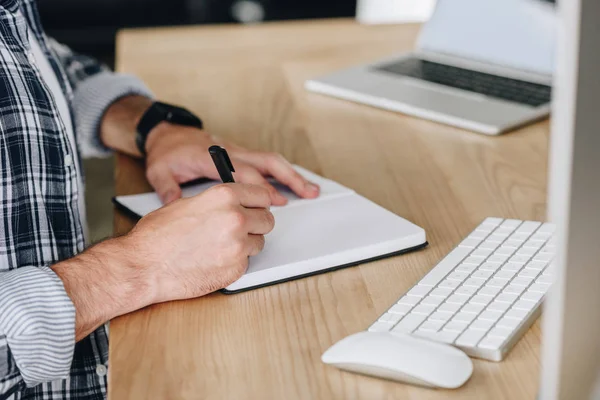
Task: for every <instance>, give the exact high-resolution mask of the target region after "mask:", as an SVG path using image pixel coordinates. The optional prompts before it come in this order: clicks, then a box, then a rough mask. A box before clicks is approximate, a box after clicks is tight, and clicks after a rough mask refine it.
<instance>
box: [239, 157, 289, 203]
mask: <svg viewBox="0 0 600 400" xmlns="http://www.w3.org/2000/svg"><path fill="white" fill-rule="evenodd" d="M234 166H235V171H236V172H235V178H236V179H237V181H238V182H242V183H248V184H252V185H260V186H262V187H264V188H265V189H267V190H268V191H269V195H270V196H271V200H272V203H273V205H275V206H282V205H284V204H287V199H286V198H285V197H284V196H283V195H282V194H281V193H279V192H278V191H277V189H275V188H274V187H273V185H271V184H270V183H269V182H268V181H267V180H266V179H265V177H264V176H263V175H262V174H261V173H260V172H259V171H258V170H257V169H256V168H254V167H253V166H251V165H248V164H246V163H244V162H239V161H238V162H237V163H235V165H234Z"/></svg>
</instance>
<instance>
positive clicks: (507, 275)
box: [494, 268, 517, 280]
mask: <svg viewBox="0 0 600 400" xmlns="http://www.w3.org/2000/svg"><path fill="white" fill-rule="evenodd" d="M516 274H517V272H516V271H507V270H505V269H504V268H502V269H501V270H500V271H498V272H496V274H495V275H494V278H495V279H506V280H510V279H512V277H513V276H515V275H516Z"/></svg>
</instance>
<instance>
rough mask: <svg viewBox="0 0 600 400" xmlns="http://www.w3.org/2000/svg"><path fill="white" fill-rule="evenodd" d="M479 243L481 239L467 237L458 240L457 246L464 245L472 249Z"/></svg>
mask: <svg viewBox="0 0 600 400" xmlns="http://www.w3.org/2000/svg"><path fill="white" fill-rule="evenodd" d="M479 243H481V239H475V238H470V237H467V238H466V239H465V240H463V241H462V242H460V244H459V245H458V246H459V247H465V248H467V249H474V248H475V247H477V245H478V244H479Z"/></svg>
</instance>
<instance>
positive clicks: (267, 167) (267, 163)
mask: <svg viewBox="0 0 600 400" xmlns="http://www.w3.org/2000/svg"><path fill="white" fill-rule="evenodd" d="M239 157H240V158H242V159H244V161H246V162H247V163H249V164H250V165H252V166H253V167H255V168H256V169H258V170H259V171H260V172H261V173H262V174H263V175H270V176H272V177H273V178H275V179H277V180H278V181H279V182H281V183H283V184H284V185H286V186H288V187H289V188H290V189H292V191H294V193H296V194H297V195H298V196H300V197H304V198H309V199H312V198H315V197H317V196H318V195H319V186H318V185H316V184H314V183H312V182H309V181H308V180H307V179H305V178H304V177H303V176H302V175H300V174H299V173H298V172H297V171H296V170H295V169H294V167H293V166H292V164H290V163H289V162H288V161H287V160H286V159H285V158H284V157H283V156H281V155H280V154H276V153H245V154H240V155H239Z"/></svg>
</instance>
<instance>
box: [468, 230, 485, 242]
mask: <svg viewBox="0 0 600 400" xmlns="http://www.w3.org/2000/svg"><path fill="white" fill-rule="evenodd" d="M489 233H490V232H488V231H487V230H478V229H476V230H474V231H473V232H471V233H470V234H469V236H467V238H469V239H479V240H483V239H485V238H486V236H487V235H489Z"/></svg>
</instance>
